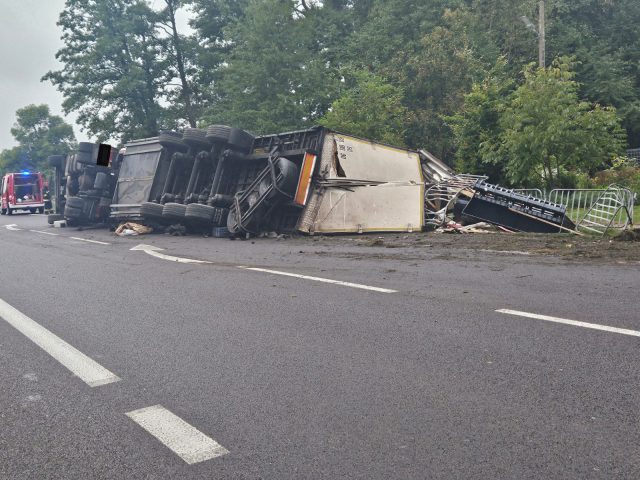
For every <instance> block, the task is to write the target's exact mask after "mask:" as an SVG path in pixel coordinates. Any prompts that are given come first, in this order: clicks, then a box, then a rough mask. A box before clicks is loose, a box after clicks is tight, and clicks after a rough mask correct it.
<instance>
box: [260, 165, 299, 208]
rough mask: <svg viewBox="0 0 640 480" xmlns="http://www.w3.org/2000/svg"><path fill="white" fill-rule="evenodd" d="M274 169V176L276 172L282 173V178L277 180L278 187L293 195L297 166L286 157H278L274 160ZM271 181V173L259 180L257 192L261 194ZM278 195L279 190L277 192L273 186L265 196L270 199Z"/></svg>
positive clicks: (297, 173) (265, 190)
mask: <svg viewBox="0 0 640 480" xmlns="http://www.w3.org/2000/svg"><path fill="white" fill-rule="evenodd" d="M275 169H276V176H277V175H278V173H279V174H281V175H282V178H281V179H280V180H279V181H278V188H279V189H280V190H282V191H283V192H286V193H289V194H291V195H293V193H294V192H295V189H296V186H297V184H298V177H299V172H298V167H297V166H296V164H295V163H293V162H292V161H291V160H289V159H288V158H284V157H280V158H278V159H277V160H276V164H275ZM271 183H272V179H271V175H268V176H267V177H265V178H264V179H263V180H262V181H261V182H260V184H259V185H258V192H259V193H260V196H263V195H264V194H265V193H266V192H267V190H268V189H269V187H270V186H271ZM279 195H280V192H278V191H277V190H276V189H275V188H274V189H273V190H271V192H270V193H269V194H268V196H267V198H268V199H269V200H272V199H273V198H275V197H277V196H279Z"/></svg>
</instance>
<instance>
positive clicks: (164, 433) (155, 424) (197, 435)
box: [127, 405, 229, 464]
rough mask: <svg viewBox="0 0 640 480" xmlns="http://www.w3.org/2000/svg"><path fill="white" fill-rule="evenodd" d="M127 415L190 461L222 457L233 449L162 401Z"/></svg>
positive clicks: (189, 462) (185, 459)
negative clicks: (186, 420)
mask: <svg viewBox="0 0 640 480" xmlns="http://www.w3.org/2000/svg"><path fill="white" fill-rule="evenodd" d="M127 416H128V417H129V418H130V419H132V420H133V421H134V422H136V423H137V424H138V425H140V426H141V427H142V428H144V429H145V430H146V431H147V432H149V433H150V434H151V435H153V436H154V437H156V438H157V439H158V440H160V442H162V443H163V444H164V445H165V446H166V447H168V448H170V449H171V450H173V452H174V453H175V454H176V455H178V456H179V457H180V458H182V459H183V460H184V461H185V462H187V463H188V464H193V463H199V462H204V461H205V460H210V459H212V458H216V457H220V456H222V455H225V454H227V453H229V451H228V450H227V449H226V448H224V447H223V446H222V445H220V444H219V443H218V442H216V441H215V440H214V439H212V438H209V437H207V436H206V435H205V434H204V433H202V432H201V431H200V430H198V429H197V428H195V427H192V426H191V425H189V424H188V423H187V422H185V421H184V420H182V419H181V418H180V417H178V416H177V415H174V414H173V413H171V412H170V411H169V410H167V409H166V408H164V407H163V406H162V405H154V406H153V407H147V408H142V409H140V410H134V411H133V412H129V413H127Z"/></svg>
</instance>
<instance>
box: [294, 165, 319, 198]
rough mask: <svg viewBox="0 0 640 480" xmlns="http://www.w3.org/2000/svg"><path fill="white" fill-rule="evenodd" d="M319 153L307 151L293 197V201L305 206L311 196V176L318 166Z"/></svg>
mask: <svg viewBox="0 0 640 480" xmlns="http://www.w3.org/2000/svg"><path fill="white" fill-rule="evenodd" d="M317 159H318V156H317V155H314V154H313V153H309V152H307V153H305V154H304V161H303V162H302V168H301V169H300V178H299V180H298V189H297V190H296V195H295V197H294V198H293V202H294V203H295V204H296V205H301V206H304V205H306V204H307V199H308V197H309V190H310V189H311V176H312V175H313V170H314V169H315V166H316V160H317Z"/></svg>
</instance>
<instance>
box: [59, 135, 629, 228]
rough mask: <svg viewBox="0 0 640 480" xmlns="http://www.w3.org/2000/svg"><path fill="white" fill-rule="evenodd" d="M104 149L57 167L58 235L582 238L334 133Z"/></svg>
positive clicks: (474, 183)
mask: <svg viewBox="0 0 640 480" xmlns="http://www.w3.org/2000/svg"><path fill="white" fill-rule="evenodd" d="M104 147H105V146H104V145H98V144H91V143H86V142H83V143H80V146H79V148H78V151H77V152H75V153H74V154H72V155H68V156H66V157H65V156H53V157H50V163H51V165H52V166H54V167H55V169H56V180H57V181H56V182H55V183H56V190H55V195H54V197H55V202H54V203H55V208H56V212H55V214H54V215H51V216H50V223H52V222H53V221H55V220H59V219H60V218H62V217H64V218H65V219H66V220H67V222H69V223H70V224H75V225H90V224H105V223H108V224H109V225H111V226H112V228H114V229H115V228H116V227H117V226H118V225H122V224H124V223H126V222H135V223H138V224H143V225H146V226H148V227H150V228H152V229H153V231H155V232H166V233H170V234H173V235H183V234H188V233H197V234H202V235H205V236H210V235H212V236H214V237H222V236H230V237H249V236H261V235H264V234H265V233H266V232H274V234H275V235H280V234H290V233H296V232H298V233H303V234H308V235H314V234H324V233H367V232H419V231H422V230H424V229H425V227H426V228H430V229H438V231H455V232H459V233H472V232H474V233H477V232H480V231H486V230H487V228H489V229H499V230H501V231H520V232H539V233H556V232H577V230H576V225H574V223H573V222H571V221H570V220H569V219H568V217H567V215H566V210H567V209H566V207H565V206H564V205H560V204H556V203H552V202H549V201H546V200H542V199H539V198H535V197H533V196H530V195H522V194H520V193H518V192H515V191H513V190H509V189H506V188H503V187H501V186H498V185H492V184H489V183H487V177H485V176H479V175H465V174H457V173H456V172H454V171H453V170H452V169H451V168H450V167H448V166H447V165H446V164H444V163H443V162H441V161H440V160H439V159H437V158H436V157H435V156H434V155H432V154H431V153H429V152H427V151H426V150H419V151H413V150H408V149H403V148H396V147H392V146H389V145H384V144H380V143H376V142H372V141H370V140H366V139H362V138H358V137H355V136H351V135H345V134H341V133H339V132H335V131H333V130H330V129H327V128H324V127H313V128H309V129H305V130H297V131H292V132H283V133H278V134H271V135H262V136H254V135H252V134H250V133H249V132H246V131H244V130H241V129H238V128H233V127H230V126H226V125H211V126H209V127H208V128H207V129H198V128H186V129H184V131H183V132H181V133H178V132H161V133H160V134H159V135H158V136H156V137H152V138H145V139H138V140H133V141H131V142H129V143H127V144H126V145H125V147H124V148H123V149H122V150H121V151H120V152H119V153H118V154H117V155H116V154H115V151H113V150H111V152H112V153H111V155H110V156H109V158H108V159H107V160H105V157H104V152H103V150H104ZM620 198H622V197H621V195H620V192H618V191H614V190H612V192H611V194H610V195H608V196H606V198H605V197H603V199H604V200H603V201H602V202H600V203H598V204H597V205H595V206H594V207H593V208H592V212H591V213H592V215H590V216H589V218H588V219H587V221H592V222H593V221H595V219H597V218H600V219H602V217H603V216H604V214H603V213H602V212H603V211H605V212H606V211H608V209H609V207H610V206H611V205H612V202H614V201H617V200H616V199H618V200H619V199H620ZM624 198H626V197H624ZM624 201H627V200H624ZM624 201H623V200H620V201H619V202H618V203H621V204H623V203H624ZM627 203H628V202H627ZM624 205H626V204H624ZM624 205H623V206H624ZM621 208H622V207H621ZM584 226H585V228H588V227H590V228H592V229H598V231H601V230H602V229H600V224H598V225H595V226H594V225H593V224H588V225H587V224H585V225H584ZM609 226H610V225H604V230H605V231H606V229H607V228H608V227H609ZM122 231H123V232H124V231H128V232H130V233H128V234H132V233H131V232H134V233H135V232H136V230H135V229H132V228H124V229H123V230H122Z"/></svg>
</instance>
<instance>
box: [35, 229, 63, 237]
mask: <svg viewBox="0 0 640 480" xmlns="http://www.w3.org/2000/svg"><path fill="white" fill-rule="evenodd" d="M29 231H30V232H33V233H42V234H44V235H56V236H58V235H60V234H59V233H51V232H43V231H42V230H29Z"/></svg>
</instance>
